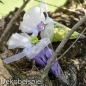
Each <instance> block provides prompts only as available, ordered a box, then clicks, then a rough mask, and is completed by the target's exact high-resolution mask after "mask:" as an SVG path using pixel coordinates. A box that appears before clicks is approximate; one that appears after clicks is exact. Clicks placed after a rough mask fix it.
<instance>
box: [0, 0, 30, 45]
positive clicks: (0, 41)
mask: <svg viewBox="0 0 86 86" xmlns="http://www.w3.org/2000/svg"><path fill="white" fill-rule="evenodd" d="M29 1H30V0H26V1H25V2H24V3H23V5H22V6H21V7H20V8H19V9H18V11H17V12H16V13H15V15H14V16H13V18H12V19H11V20H10V22H9V23H8V25H7V27H6V29H5V30H4V32H3V34H2V35H1V37H0V46H2V44H3V42H4V41H5V39H6V36H7V33H8V32H9V31H10V29H11V27H12V25H13V23H14V21H15V20H16V19H17V18H18V16H19V14H20V13H21V11H22V9H23V8H24V7H25V6H26V4H27V3H28V2H29Z"/></svg>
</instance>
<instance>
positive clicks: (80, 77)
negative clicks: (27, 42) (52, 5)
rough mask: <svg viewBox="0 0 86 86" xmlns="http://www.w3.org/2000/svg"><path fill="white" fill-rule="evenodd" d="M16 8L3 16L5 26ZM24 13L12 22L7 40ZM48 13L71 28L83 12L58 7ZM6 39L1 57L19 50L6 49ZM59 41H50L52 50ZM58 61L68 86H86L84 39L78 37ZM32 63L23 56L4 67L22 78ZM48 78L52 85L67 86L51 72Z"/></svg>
mask: <svg viewBox="0 0 86 86" xmlns="http://www.w3.org/2000/svg"><path fill="white" fill-rule="evenodd" d="M17 10H18V8H15V10H14V11H13V12H10V13H9V14H8V15H7V16H6V17H5V27H6V26H7V24H8V23H9V21H10V20H11V19H12V17H13V16H14V14H15V12H16V11H17ZM24 13H25V12H24V11H22V12H21V14H20V15H19V17H18V19H17V20H16V22H15V23H14V24H13V26H12V28H11V31H9V33H8V36H6V37H7V40H8V38H9V37H10V36H11V34H13V33H15V32H20V31H19V29H18V28H19V25H20V23H21V21H22V18H23V15H24ZM48 13H49V16H50V17H51V18H53V19H54V20H55V21H57V22H59V23H62V24H64V25H66V26H68V27H70V28H72V27H73V25H74V24H75V23H77V22H78V21H79V20H80V19H81V18H82V17H83V15H82V13H83V14H84V12H83V11H82V10H81V9H79V10H76V11H75V12H69V11H67V10H62V9H59V10H56V11H55V12H53V13H52V12H48ZM85 26H86V22H84V23H83V25H82V26H81V27H79V28H78V30H77V31H78V32H81V31H82V30H83V29H85ZM5 27H4V28H5ZM3 31H4V29H0V36H1V34H2V33H3ZM84 35H86V31H85V32H84ZM7 40H6V41H5V42H4V43H3V46H2V48H1V49H0V53H1V56H2V59H3V58H6V57H8V56H11V55H14V54H16V53H18V52H20V51H21V50H18V49H14V50H8V49H7V46H6V42H7ZM74 41H75V40H69V41H68V42H67V43H66V45H65V46H64V48H63V49H62V50H61V52H60V53H59V55H58V57H59V56H61V55H62V53H63V52H65V50H66V49H67V48H68V47H69V46H70V45H71V44H72V43H73V42H74ZM59 43H60V42H56V43H52V45H53V48H54V50H55V49H56V48H57V47H58V45H59ZM59 63H60V65H61V67H62V70H63V72H64V74H65V75H66V78H67V79H68V81H69V83H70V84H69V86H86V39H79V40H78V41H77V42H76V43H75V45H74V46H73V47H72V48H71V49H70V50H69V51H68V52H67V53H66V54H65V55H64V56H63V57H62V58H61V59H60V60H59ZM32 65H33V62H31V61H30V60H27V58H23V59H21V60H20V61H16V62H13V63H10V64H9V65H7V67H6V68H8V70H9V72H11V75H12V76H13V78H14V79H17V78H20V79H24V78H25V77H26V75H27V74H28V71H31V70H32V67H33V66H32ZM36 67H37V69H38V70H40V69H42V68H41V67H40V66H38V65H37V64H36ZM34 70H35V69H34ZM49 78H50V80H51V81H50V82H52V83H53V86H67V84H64V83H63V82H62V81H61V80H59V79H57V78H56V77H55V76H54V75H53V74H50V73H49Z"/></svg>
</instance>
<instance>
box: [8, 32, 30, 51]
mask: <svg viewBox="0 0 86 86" xmlns="http://www.w3.org/2000/svg"><path fill="white" fill-rule="evenodd" d="M29 40H30V36H29V35H27V34H26V33H22V34H18V33H15V34H12V36H11V37H10V39H9V40H8V42H7V45H8V49H14V48H25V47H27V45H28V44H31V43H30V42H29Z"/></svg>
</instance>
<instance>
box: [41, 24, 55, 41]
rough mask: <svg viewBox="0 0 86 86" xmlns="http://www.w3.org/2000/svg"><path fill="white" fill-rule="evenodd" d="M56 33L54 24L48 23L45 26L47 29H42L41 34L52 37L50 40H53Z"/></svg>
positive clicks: (42, 36) (43, 36)
mask: <svg viewBox="0 0 86 86" xmlns="http://www.w3.org/2000/svg"><path fill="white" fill-rule="evenodd" d="M53 35H54V24H52V23H50V24H48V25H46V26H45V29H44V30H43V31H41V33H40V36H41V38H46V37H48V38H50V40H52V38H53Z"/></svg>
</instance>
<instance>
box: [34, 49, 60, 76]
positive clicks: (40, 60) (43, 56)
mask: <svg viewBox="0 0 86 86" xmlns="http://www.w3.org/2000/svg"><path fill="white" fill-rule="evenodd" d="M53 53H54V51H53V50H52V49H50V48H44V49H43V50H42V51H41V52H40V53H39V54H38V55H36V56H35V57H34V58H33V59H32V60H35V62H36V63H37V64H39V65H40V66H42V67H45V66H46V65H47V63H48V61H49V60H50V58H51V57H52V54H53ZM50 72H52V73H53V74H54V75H56V76H60V65H59V63H57V62H55V63H54V64H53V65H52V66H51V68H50Z"/></svg>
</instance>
